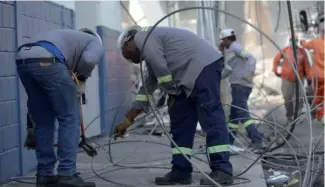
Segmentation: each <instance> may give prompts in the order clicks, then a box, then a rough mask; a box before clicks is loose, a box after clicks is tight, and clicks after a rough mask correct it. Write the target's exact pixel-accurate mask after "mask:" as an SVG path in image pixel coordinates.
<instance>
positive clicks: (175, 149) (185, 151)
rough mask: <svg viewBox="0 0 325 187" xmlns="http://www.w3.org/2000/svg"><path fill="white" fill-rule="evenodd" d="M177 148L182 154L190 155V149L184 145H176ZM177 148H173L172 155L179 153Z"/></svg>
mask: <svg viewBox="0 0 325 187" xmlns="http://www.w3.org/2000/svg"><path fill="white" fill-rule="evenodd" d="M178 148H179V150H180V151H181V152H182V153H183V154H184V155H191V154H192V149H190V148H186V147H178ZM179 150H178V149H177V148H173V155H179V154H181V152H180V151H179Z"/></svg>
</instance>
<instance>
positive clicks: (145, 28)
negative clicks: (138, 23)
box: [141, 27, 149, 31]
mask: <svg viewBox="0 0 325 187" xmlns="http://www.w3.org/2000/svg"><path fill="white" fill-rule="evenodd" d="M148 30H149V27H142V29H141V31H148Z"/></svg>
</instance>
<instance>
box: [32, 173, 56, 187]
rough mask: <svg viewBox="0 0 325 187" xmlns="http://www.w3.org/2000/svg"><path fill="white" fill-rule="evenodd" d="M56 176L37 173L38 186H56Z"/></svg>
mask: <svg viewBox="0 0 325 187" xmlns="http://www.w3.org/2000/svg"><path fill="white" fill-rule="evenodd" d="M56 184H57V177H56V176H40V175H36V187H56Z"/></svg>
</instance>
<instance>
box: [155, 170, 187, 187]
mask: <svg viewBox="0 0 325 187" xmlns="http://www.w3.org/2000/svg"><path fill="white" fill-rule="evenodd" d="M191 183H192V175H191V174H189V175H187V176H185V175H184V174H183V173H182V172H179V171H176V170H172V171H171V172H169V173H167V174H166V175H165V176H164V177H156V179H155V184H156V185H176V184H191Z"/></svg>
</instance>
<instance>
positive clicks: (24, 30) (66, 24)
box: [0, 1, 74, 184]
mask: <svg viewBox="0 0 325 187" xmlns="http://www.w3.org/2000/svg"><path fill="white" fill-rule="evenodd" d="M60 28H74V12H73V11H72V10H69V9H67V8H65V7H63V6H60V5H57V4H55V3H52V2H46V1H33V2H26V1H20V2H14V1H5V2H4V1H0V67H1V68H0V184H2V183H5V182H8V181H9V179H10V177H13V176H17V175H23V174H26V173H27V172H29V171H30V170H31V169H34V168H35V164H36V161H35V156H34V152H33V151H27V150H26V149H24V148H23V147H22V145H23V141H24V139H25V136H26V130H25V124H26V112H27V107H26V101H27V96H26V93H25V90H24V88H23V86H22V85H21V83H20V81H19V79H18V77H17V74H16V69H15V62H14V52H15V50H16V48H17V46H18V45H20V44H22V43H23V42H24V41H25V40H26V39H28V38H29V37H31V36H33V35H34V34H37V33H39V32H43V31H46V30H52V29H60Z"/></svg>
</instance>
